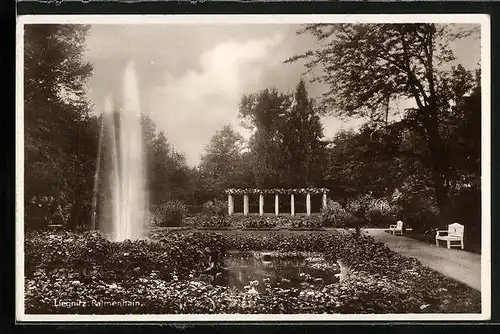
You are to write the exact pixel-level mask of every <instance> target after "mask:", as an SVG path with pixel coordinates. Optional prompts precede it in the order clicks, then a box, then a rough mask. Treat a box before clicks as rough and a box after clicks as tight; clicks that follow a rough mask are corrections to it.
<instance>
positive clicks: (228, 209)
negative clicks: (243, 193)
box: [227, 194, 234, 216]
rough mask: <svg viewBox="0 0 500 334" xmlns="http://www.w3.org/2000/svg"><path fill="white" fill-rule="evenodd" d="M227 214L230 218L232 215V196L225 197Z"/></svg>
mask: <svg viewBox="0 0 500 334" xmlns="http://www.w3.org/2000/svg"><path fill="white" fill-rule="evenodd" d="M227 211H228V212H227V213H228V214H229V215H230V216H231V215H232V214H233V213H234V202H233V195H231V194H229V195H227Z"/></svg>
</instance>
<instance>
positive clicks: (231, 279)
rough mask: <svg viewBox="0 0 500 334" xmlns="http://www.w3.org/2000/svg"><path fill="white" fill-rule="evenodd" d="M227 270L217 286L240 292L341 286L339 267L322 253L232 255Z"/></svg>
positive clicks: (251, 253) (242, 253) (229, 256)
mask: <svg viewBox="0 0 500 334" xmlns="http://www.w3.org/2000/svg"><path fill="white" fill-rule="evenodd" d="M224 267H225V269H224V270H223V271H222V274H221V275H219V276H218V277H217V278H216V280H215V281H214V283H215V284H219V285H225V286H228V287H234V288H237V289H238V290H245V289H248V288H249V286H253V287H254V288H255V289H256V290H257V291H259V292H262V291H263V290H265V289H266V288H275V287H279V288H283V289H290V288H300V287H302V286H303V285H304V284H310V285H314V286H322V285H328V284H332V283H337V282H338V281H339V276H340V267H339V264H338V263H337V262H329V261H327V260H325V258H324V256H323V254H322V253H305V252H304V253H282V252H229V253H227V255H226V256H225V258H224Z"/></svg>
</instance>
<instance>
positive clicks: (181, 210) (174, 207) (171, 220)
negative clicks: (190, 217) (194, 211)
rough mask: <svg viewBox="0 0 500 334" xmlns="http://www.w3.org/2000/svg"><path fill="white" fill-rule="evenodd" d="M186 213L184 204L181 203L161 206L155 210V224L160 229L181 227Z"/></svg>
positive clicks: (171, 202)
mask: <svg viewBox="0 0 500 334" xmlns="http://www.w3.org/2000/svg"><path fill="white" fill-rule="evenodd" d="M187 211H188V210H187V206H186V204H184V203H183V202H181V201H169V202H166V203H164V204H161V205H160V206H159V207H158V208H157V210H156V216H155V221H156V224H157V225H159V226H162V227H169V226H181V224H182V220H183V219H184V217H185V216H186V213H187Z"/></svg>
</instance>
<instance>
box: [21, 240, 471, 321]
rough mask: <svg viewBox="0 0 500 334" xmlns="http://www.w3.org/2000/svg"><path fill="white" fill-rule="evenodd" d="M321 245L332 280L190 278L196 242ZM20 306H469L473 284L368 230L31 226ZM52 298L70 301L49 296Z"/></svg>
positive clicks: (99, 309) (224, 246) (287, 248)
mask: <svg viewBox="0 0 500 334" xmlns="http://www.w3.org/2000/svg"><path fill="white" fill-rule="evenodd" d="M206 246H210V247H211V248H212V249H218V250H219V252H221V253H224V252H225V251H228V250H238V251H258V250H266V251H279V252H322V253H323V254H324V257H325V259H329V260H338V261H340V263H341V264H342V266H343V267H345V268H346V269H345V272H344V273H343V275H344V276H345V277H344V278H343V279H342V280H341V281H340V283H337V284H333V285H328V286H323V287H321V289H320V288H319V287H317V286H315V285H314V284H309V285H304V286H303V287H301V288H298V289H282V288H269V289H265V291H264V292H262V293H258V294H255V293H249V292H248V291H240V292H238V291H236V292H235V291H231V290H230V289H229V288H227V287H225V286H216V285H215V286H214V285H210V284H207V283H204V282H200V281H199V280H197V279H196V276H197V273H199V272H200V270H201V269H202V268H204V266H205V263H204V261H205V260H204V255H205V254H203V249H204V248H205V247H206ZM25 277H26V279H25V291H26V296H25V297H26V299H25V307H26V312H27V313H28V314H36V313H50V314H55V313H59V314H64V313H67V314H68V313H69V314H75V313H80V314H83V313H85V314H94V313H98V314H112V313H120V314H128V313H142V314H153V313H156V314H179V313H191V314H196V313H198V314H199V313H218V314H220V313H304V312H306V313H349V314H355V313H479V312H480V311H481V299H480V297H481V294H480V292H478V291H476V290H474V289H472V288H469V287H467V286H465V285H464V284H462V283H460V282H457V281H455V280H453V279H450V278H447V277H445V276H443V275H441V274H439V273H437V272H435V271H433V270H431V269H428V268H426V267H424V266H422V265H421V264H420V262H418V261H417V260H415V259H412V258H406V257H404V256H402V255H399V254H397V253H395V252H393V251H391V250H390V249H389V248H387V247H386V246H385V245H384V244H381V243H378V242H376V241H375V240H374V239H373V238H371V237H368V236H359V237H356V236H354V235H350V234H346V235H343V234H342V235H326V234H309V235H290V236H284V235H279V234H271V235H269V236H265V237H258V236H253V235H246V236H243V235H228V234H217V233H211V234H208V233H187V234H169V233H164V234H162V233H161V232H159V233H155V238H152V239H149V240H146V241H134V242H130V241H125V242H121V243H112V242H109V241H107V240H105V239H103V238H102V237H101V236H100V235H99V234H98V233H90V232H86V233H71V232H66V231H48V232H33V233H27V234H26V241H25ZM55 301H78V305H70V306H68V307H61V306H60V305H59V306H58V305H57V303H55Z"/></svg>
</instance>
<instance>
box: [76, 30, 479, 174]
mask: <svg viewBox="0 0 500 334" xmlns="http://www.w3.org/2000/svg"><path fill="white" fill-rule="evenodd" d="M299 28H300V27H299V26H298V25H285V24H274V25H269V24H267V25H264V24H262V25H260V24H259V25H256V24H253V25H219V26H217V25H92V27H91V30H90V33H89V36H88V38H87V54H86V57H87V59H88V60H89V61H90V62H91V63H92V64H93V65H94V75H93V76H92V77H91V78H90V80H89V83H88V86H89V98H90V100H91V101H92V103H93V104H94V106H95V111H96V112H100V111H102V110H103V108H104V101H105V99H106V97H108V96H110V97H112V98H115V99H117V100H120V99H121V95H122V93H121V87H122V84H121V80H122V76H123V69H124V67H125V65H126V63H127V62H128V61H129V60H132V61H133V62H134V63H135V67H136V70H137V80H138V84H139V93H140V99H141V108H142V112H143V113H145V114H147V115H149V116H150V117H151V118H152V119H153V120H154V122H155V123H156V126H157V128H158V129H160V130H163V131H164V132H165V134H166V136H167V138H168V140H169V141H170V142H171V143H172V144H173V145H174V146H175V149H176V150H177V151H179V152H182V153H184V154H185V155H186V158H187V161H188V164H190V165H195V164H197V163H198V162H199V159H200V155H201V154H202V153H203V152H204V150H205V147H206V145H207V144H208V142H209V140H210V138H211V136H213V135H214V133H215V132H216V131H217V130H219V129H221V128H222V127H223V126H224V125H226V124H232V125H233V126H234V127H235V128H236V129H238V130H240V127H239V120H238V104H239V101H240V99H241V96H242V95H243V94H248V93H254V92H258V91H259V90H262V89H265V88H267V87H276V88H277V89H279V90H280V91H292V90H293V88H294V87H295V85H296V84H297V83H298V81H299V79H300V77H301V75H302V73H303V72H304V67H303V64H301V63H296V64H284V63H283V60H285V59H287V58H288V57H290V56H292V55H295V54H297V53H301V52H303V51H306V50H309V49H310V48H314V46H315V40H314V39H313V38H312V37H310V36H308V35H299V36H298V35H297V34H296V31H297V30H298V29H299ZM453 48H454V51H455V53H456V56H457V58H458V59H459V61H460V62H461V63H463V64H464V66H465V67H467V68H474V67H475V65H476V64H477V63H478V61H479V59H480V45H479V41H478V40H473V39H469V40H467V41H464V42H461V43H460V44H457V45H454V46H453ZM308 89H309V92H310V94H311V96H318V95H319V94H321V92H322V91H323V87H321V86H320V85H312V84H309V87H308ZM357 124H360V121H359V120H358V121H356V120H353V121H349V122H345V121H341V120H338V119H336V118H334V117H331V116H330V117H325V118H324V119H323V126H324V129H325V135H326V136H327V137H331V136H333V135H334V134H335V132H336V131H338V130H339V129H341V128H350V127H353V126H356V125H357Z"/></svg>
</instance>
